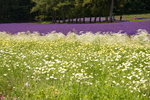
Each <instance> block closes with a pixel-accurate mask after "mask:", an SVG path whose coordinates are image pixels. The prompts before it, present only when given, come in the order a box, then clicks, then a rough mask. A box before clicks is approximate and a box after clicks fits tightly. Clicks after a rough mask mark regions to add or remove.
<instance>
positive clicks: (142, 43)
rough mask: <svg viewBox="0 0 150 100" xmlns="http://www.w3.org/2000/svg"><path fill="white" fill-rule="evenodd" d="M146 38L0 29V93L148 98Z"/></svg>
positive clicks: (23, 98)
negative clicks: (10, 33) (29, 32)
mask: <svg viewBox="0 0 150 100" xmlns="http://www.w3.org/2000/svg"><path fill="white" fill-rule="evenodd" d="M149 38H150V36H149V35H148V34H146V33H143V34H139V35H136V36H131V37H129V36H127V35H121V34H115V35H98V34H97V35H93V34H85V35H80V36H79V35H75V34H70V35H68V36H64V35H63V34H50V35H47V36H39V35H36V34H31V35H24V34H19V35H7V34H4V33H0V98H2V96H3V97H5V98H6V100H13V99H16V100H149V98H150V91H149V90H150V78H149V76H150V68H149V66H150V41H149Z"/></svg>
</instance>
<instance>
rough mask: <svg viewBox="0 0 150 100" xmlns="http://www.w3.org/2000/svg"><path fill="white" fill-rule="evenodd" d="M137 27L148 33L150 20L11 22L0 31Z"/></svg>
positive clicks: (132, 31) (0, 26)
mask: <svg viewBox="0 0 150 100" xmlns="http://www.w3.org/2000/svg"><path fill="white" fill-rule="evenodd" d="M138 29H145V30H147V31H148V32H149V33H150V21H135V22H120V23H102V24H33V23H19V24H18V23H12V24H0V31H5V32H9V33H12V34H15V33H17V32H27V31H31V32H33V31H37V32H40V33H42V34H43V35H44V34H47V33H48V32H51V31H56V32H62V33H64V34H67V33H68V32H70V31H73V32H76V33H77V34H78V33H79V32H80V31H83V32H89V31H90V32H93V33H96V32H119V31H120V30H122V31H123V32H124V33H127V34H128V35H133V34H135V33H136V31H137V30H138Z"/></svg>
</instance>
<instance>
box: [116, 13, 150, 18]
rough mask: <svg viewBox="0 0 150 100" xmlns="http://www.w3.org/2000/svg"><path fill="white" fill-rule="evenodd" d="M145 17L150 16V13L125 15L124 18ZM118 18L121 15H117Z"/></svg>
mask: <svg viewBox="0 0 150 100" xmlns="http://www.w3.org/2000/svg"><path fill="white" fill-rule="evenodd" d="M143 17H150V13H146V14H130V15H123V19H134V18H143ZM116 18H119V16H116Z"/></svg>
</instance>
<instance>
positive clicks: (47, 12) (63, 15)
mask: <svg viewBox="0 0 150 100" xmlns="http://www.w3.org/2000/svg"><path fill="white" fill-rule="evenodd" d="M149 4H150V0H0V7H1V8H0V22H17V21H18V22H22V21H35V20H36V21H51V22H53V23H56V22H57V23H60V22H63V23H65V22H66V21H67V22H68V23H72V22H76V23H85V22H86V17H88V18H90V20H89V22H92V18H93V17H94V22H96V20H97V18H98V19H99V22H101V17H105V20H106V21H113V20H114V16H115V15H120V16H122V15H123V14H132V13H145V12H150V6H149ZM121 18H122V17H120V19H121ZM66 19H67V20H66Z"/></svg>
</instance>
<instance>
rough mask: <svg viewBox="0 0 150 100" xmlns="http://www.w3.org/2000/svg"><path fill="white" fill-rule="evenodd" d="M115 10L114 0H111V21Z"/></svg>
mask: <svg viewBox="0 0 150 100" xmlns="http://www.w3.org/2000/svg"><path fill="white" fill-rule="evenodd" d="M113 10H114V0H111V6H110V13H109V16H110V22H112V21H113Z"/></svg>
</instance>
